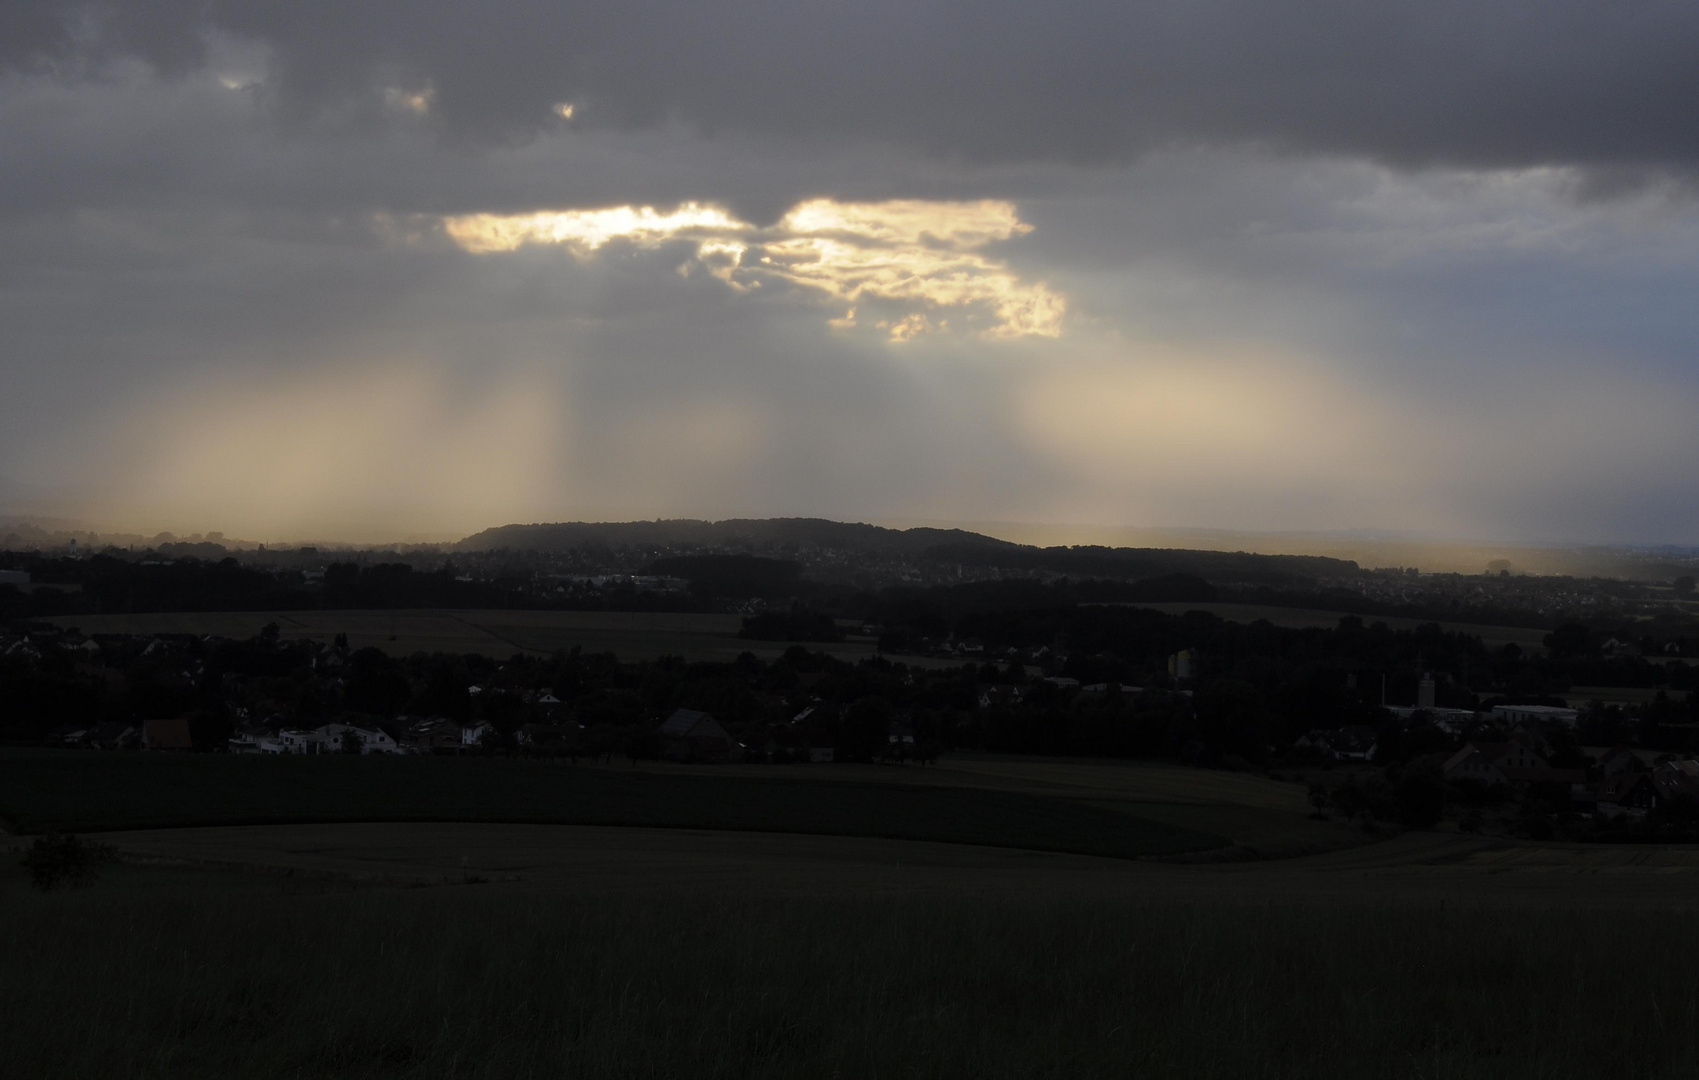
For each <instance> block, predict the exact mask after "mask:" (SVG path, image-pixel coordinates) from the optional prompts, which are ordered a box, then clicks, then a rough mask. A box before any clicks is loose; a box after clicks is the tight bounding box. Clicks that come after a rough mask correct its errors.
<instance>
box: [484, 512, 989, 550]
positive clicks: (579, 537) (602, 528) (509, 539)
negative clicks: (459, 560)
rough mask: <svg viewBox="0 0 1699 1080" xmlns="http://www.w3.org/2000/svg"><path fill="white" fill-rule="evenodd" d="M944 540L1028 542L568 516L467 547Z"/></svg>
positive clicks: (808, 524)
mask: <svg viewBox="0 0 1699 1080" xmlns="http://www.w3.org/2000/svg"><path fill="white" fill-rule="evenodd" d="M944 544H969V545H974V546H978V547H985V548H1000V549H1006V550H1009V551H1015V550H1018V549H1020V547H1021V545H1018V544H1011V543H1009V542H1008V541H1006V540H997V539H994V538H992V537H989V536H981V535H980V534H979V533H972V532H966V531H964V530H962V529H887V528H884V527H883V526H880V525H863V524H860V523H856V522H843V521H828V520H826V519H825V518H728V519H726V520H725V521H696V520H693V519H689V518H677V519H673V520H660V521H608V522H590V521H569V522H561V523H558V524H548V525H502V526H498V527H497V528H494V529H485V530H484V531H483V532H481V533H476V534H474V535H472V536H468V537H467V538H466V539H464V540H462V541H460V543H458V544H456V545H455V547H456V548H457V549H458V550H461V551H497V550H501V549H503V548H506V549H510V550H514V551H540V552H564V551H594V550H598V549H607V550H614V549H617V548H629V547H656V548H660V547H688V546H695V547H714V548H744V547H748V548H783V547H790V546H797V547H810V548H835V549H838V550H842V551H858V552H866V553H869V554H879V555H887V556H892V555H896V556H902V555H908V556H919V555H923V554H925V553H926V552H927V551H928V550H929V549H931V548H934V547H938V546H940V545H944Z"/></svg>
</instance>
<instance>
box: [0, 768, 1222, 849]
mask: <svg viewBox="0 0 1699 1080" xmlns="http://www.w3.org/2000/svg"><path fill="white" fill-rule="evenodd" d="M792 775H793V776H794V775H795V774H792ZM0 818H3V819H5V820H6V821H8V822H10V823H11V825H12V826H13V827H15V828H17V829H19V830H22V831H27V832H40V831H45V830H70V831H77V832H86V831H101V830H115V829H146V828H167V827H177V826H190V825H238V824H264V823H275V822H329V821H465V822H480V821H482V822H538V823H555V824H573V825H643V826H666V827H673V828H693V829H739V830H750V831H757V832H789V833H821V834H832V835H842V836H876V837H891V838H896V839H909V840H938V841H945V842H950V843H963V844H988V845H993V846H998V847H1017V848H1030V849H1034V850H1040V851H1063V852H1074V853H1078V854H1085V855H1106V856H1111V857H1117V858H1135V857H1138V856H1141V855H1171V854H1176V853H1180V852H1187V851H1200V850H1207V849H1210V848H1218V847H1222V846H1224V845H1225V844H1226V843H1227V841H1226V840H1225V839H1224V838H1222V837H1219V836H1212V835H1209V834H1207V833H1202V832H1197V831H1194V830H1190V829H1186V828H1183V827H1179V826H1173V825H1167V824H1161V823H1157V822H1153V821H1146V820H1143V819H1141V818H1139V817H1136V816H1133V815H1130V814H1127V813H1122V812H1119V811H1116V810H1109V809H1104V808H1102V807H1098V806H1093V805H1089V804H1088V803H1086V802H1083V801H1077V800H1074V799H1070V798H1066V797H1060V796H1058V797H1045V796H1042V795H1032V794H1024V793H1020V792H1009V791H991V790H985V789H980V788H967V787H942V786H939V787H934V786H928V785H920V784H913V783H892V784H880V783H857V782H821V781H811V780H809V779H807V778H806V777H803V778H797V779H792V778H789V777H775V778H770V779H769V778H766V777H752V776H747V775H691V774H685V773H676V772H651V771H636V770H630V771H628V770H624V769H619V768H611V769H608V768H593V767H590V766H583V767H574V766H570V765H565V764H561V763H559V762H539V761H529V760H523V759H509V758H443V757H407V758H390V757H378V756H372V757H357V756H356V757H341V756H319V757H245V756H230V755H223V754H219V755H212V754H208V755H191V756H182V757H168V756H161V755H143V754H92V753H77V752H52V751H36V752H12V753H10V754H7V755H5V756H0Z"/></svg>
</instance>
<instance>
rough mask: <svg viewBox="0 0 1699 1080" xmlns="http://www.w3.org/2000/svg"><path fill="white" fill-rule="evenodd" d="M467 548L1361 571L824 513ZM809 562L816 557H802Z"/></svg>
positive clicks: (621, 529)
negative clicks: (1058, 542) (828, 553)
mask: <svg viewBox="0 0 1699 1080" xmlns="http://www.w3.org/2000/svg"><path fill="white" fill-rule="evenodd" d="M455 546H456V547H457V549H459V550H461V551H497V550H510V551H529V552H541V553H566V552H575V551H576V552H595V551H608V552H613V551H618V550H620V549H631V548H640V549H657V550H668V551H676V550H678V549H681V548H685V549H688V548H701V549H711V550H721V551H726V550H730V551H742V552H750V553H759V554H766V555H785V554H798V553H807V552H810V551H821V550H832V551H836V552H843V553H848V554H851V555H858V556H862V557H864V558H870V559H885V560H889V559H898V560H904V561H906V562H912V563H916V564H924V565H930V566H952V567H967V568H972V569H976V570H1009V571H1019V572H1022V573H1025V574H1057V575H1066V576H1068V577H1072V578H1102V579H1113V580H1122V581H1134V580H1142V579H1146V578H1157V577H1168V576H1172V575H1176V574H1184V575H1191V576H1194V577H1197V578H1202V579H1204V580H1206V581H1212V582H1237V583H1244V584H1254V585H1291V584H1294V583H1297V582H1302V581H1310V580H1314V579H1315V578H1318V577H1333V576H1343V575H1349V574H1352V573H1355V572H1356V571H1357V564H1356V563H1354V562H1350V561H1347V560H1344V559H1332V558H1326V557H1323V556H1313V555H1257V554H1251V553H1247V552H1228V551H1186V550H1177V549H1164V548H1108V547H1048V548H1040V547H1033V546H1031V545H1027V544H1014V543H1010V542H1009V541H1006V540H998V539H996V538H994V537H990V536H983V535H981V534H979V533H974V532H967V531H965V530H962V529H931V528H916V529H887V528H884V527H882V526H879V525H864V524H859V523H850V522H840V521H827V520H824V519H821V518H763V519H750V518H734V519H730V520H726V521H694V520H682V519H681V520H673V521H625V522H563V523H559V524H546V525H503V526H501V527H499V528H494V529H486V530H484V531H483V532H481V533H478V534H476V535H474V536H469V537H467V538H466V539H464V540H462V541H460V543H459V544H457V545H455ZM803 561H804V563H805V564H806V563H807V562H808V561H809V560H808V559H806V558H805V559H804V560H803Z"/></svg>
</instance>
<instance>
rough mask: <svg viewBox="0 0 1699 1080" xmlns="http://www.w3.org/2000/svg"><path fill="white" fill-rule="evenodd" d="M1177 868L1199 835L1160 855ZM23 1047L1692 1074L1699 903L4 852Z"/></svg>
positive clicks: (174, 1071) (84, 1061)
mask: <svg viewBox="0 0 1699 1080" xmlns="http://www.w3.org/2000/svg"><path fill="white" fill-rule="evenodd" d="M1154 869H1158V870H1161V871H1163V872H1165V873H1179V872H1182V871H1183V870H1186V869H1192V872H1201V871H1197V870H1196V869H1195V868H1172V867H1169V868H1154ZM0 970H3V971H4V972H5V973H6V975H5V978H4V979H0V1047H4V1057H5V1062H6V1071H7V1073H8V1074H9V1075H15V1076H20V1077H22V1076H27V1077H31V1078H32V1080H59V1078H67V1080H68V1078H77V1080H81V1078H84V1077H91V1076H110V1077H131V1078H136V1080H144V1078H153V1077H170V1078H191V1080H193V1078H202V1077H207V1078H211V1077H217V1078H220V1080H224V1078H233V1077H240V1078H246V1077H253V1078H273V1077H275V1078H280V1080H281V1078H285V1077H287V1078H291V1080H296V1078H319V1077H397V1078H407V1080H414V1078H419V1080H423V1078H438V1077H442V1078H447V1077H457V1078H467V1080H473V1078H476V1080H496V1078H504V1080H505V1078H544V1077H549V1078H552V1077H562V1076H572V1077H582V1078H614V1077H656V1078H671V1077H678V1078H693V1080H694V1078H720V1077H727V1078H729V1077H748V1078H756V1080H767V1078H775V1080H776V1078H790V1077H797V1078H803V1077H806V1078H810V1080H814V1078H820V1077H832V1076H841V1077H926V1078H933V1077H936V1078H945V1077H949V1078H954V1077H984V1078H1004V1077H1009V1078H1014V1077H1020V1078H1046V1077H1056V1078H1069V1080H1076V1078H1094V1077H1117V1078H1119V1077H1129V1076H1134V1077H1162V1078H1165V1080H1169V1078H1174V1080H1191V1078H1203V1077H1212V1078H1214V1077H1265V1078H1277V1080H1284V1078H1288V1077H1290V1078H1305V1080H1378V1078H1407V1077H1408V1078H1416V1077H1421V1078H1441V1077H1444V1078H1455V1080H1474V1078H1481V1080H1489V1078H1490V1080H1519V1078H1523V1077H1528V1078H1534V1077H1538V1078H1541V1080H1572V1078H1573V1080H1594V1078H1596V1077H1599V1076H1623V1077H1633V1078H1635V1080H1666V1078H1668V1080H1674V1078H1677V1077H1681V1078H1686V1077H1691V1076H1694V1075H1699V974H1696V972H1699V915H1695V913H1694V912H1693V910H1692V909H1691V907H1688V908H1687V909H1685V910H1658V911H1649V912H1642V913H1639V914H1638V915H1636V917H1635V918H1633V919H1625V918H1622V917H1620V915H1619V914H1616V913H1612V912H1607V911H1603V910H1594V909H1589V908H1585V907H1569V908H1540V909H1534V910H1522V909H1516V908H1506V907H1497V908H1492V907H1487V908H1480V907H1475V906H1471V905H1470V904H1468V903H1467V902H1462V901H1456V902H1453V903H1451V904H1449V905H1446V906H1441V905H1440V904H1437V903H1434V904H1427V905H1411V904H1387V903H1373V902H1361V901H1358V900H1356V899H1354V898H1353V895H1352V894H1350V893H1343V894H1341V895H1340V896H1339V898H1338V899H1337V901H1336V902H1333V903H1331V904H1326V905H1315V904H1307V905H1290V904H1285V903H1282V902H1278V901H1270V902H1268V903H1265V904H1257V905H1247V904H1242V903H1233V904H1220V903H1208V902H1202V903H1200V902H1197V901H1195V900H1190V901H1187V902H1184V903H1176V902H1162V901H1142V900H1137V899H1133V900H1125V899H1123V900H1118V901H1102V900H1097V901H1093V900H1086V899H1078V898H1070V899H1062V900H1057V899H1035V898H1027V899H1013V900H1011V899H1005V898H1002V897H999V896H996V895H976V896H972V897H951V898H933V897H913V896H908V897H877V898H822V899H813V900H797V899H790V900H773V899H762V898H759V897H742V898H738V899H735V900H728V899H725V898H719V897H714V896H707V897H694V896H690V895H686V894H667V895H663V896H659V897H653V898H643V897H624V898H621V899H619V900H617V901H612V900H610V899H608V898H603V897H596V896H584V895H571V894H566V893H559V892H551V891H548V890H541V889H525V888H516V887H507V886H501V885H486V886H452V887H438V888H424V889H392V888H369V889H349V888H346V887H339V886H334V885H326V884H314V883H304V882H302V881H300V880H299V879H285V878H268V877H258V876H255V877H241V876H238V875H229V874H215V873H210V872H204V871H185V870H169V869H163V868H150V867H120V868H117V869H115V870H113V871H111V872H109V874H108V875H107V877H106V878H104V879H103V880H101V881H100V882H98V883H96V884H95V885H94V886H93V887H92V888H90V889H87V890H84V891H80V892H71V893H65V892H60V893H51V894H39V893H35V892H33V891H31V890H29V889H28V888H27V887H26V886H25V885H24V883H23V880H22V874H21V873H19V872H18V871H17V870H16V869H15V868H13V867H11V866H5V867H3V868H0Z"/></svg>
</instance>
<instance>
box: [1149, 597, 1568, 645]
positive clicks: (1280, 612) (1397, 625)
mask: <svg viewBox="0 0 1699 1080" xmlns="http://www.w3.org/2000/svg"><path fill="white" fill-rule="evenodd" d="M1132 606H1134V607H1141V608H1150V609H1152V610H1155V611H1165V612H1167V613H1168V614H1170V615H1184V614H1185V613H1186V612H1188V611H1207V612H1209V613H1210V614H1211V615H1216V616H1219V617H1220V618H1222V619H1225V620H1226V621H1227V622H1236V623H1252V622H1256V621H1257V620H1258V619H1264V620H1267V621H1268V622H1270V623H1273V624H1274V625H1275V626H1284V627H1289V628H1292V629H1300V630H1301V629H1306V628H1315V629H1323V630H1331V629H1332V628H1333V627H1335V626H1338V625H1339V620H1340V619H1343V618H1344V617H1345V616H1346V615H1348V614H1350V612H1345V611H1317V610H1313V609H1310V608H1283V607H1269V606H1267V605H1263V604H1220V603H1203V604H1182V603H1168V602H1163V603H1143V604H1135V605H1132ZM1358 617H1359V618H1361V619H1362V620H1363V623H1364V625H1368V624H1371V623H1377V622H1382V623H1385V624H1386V625H1387V626H1389V627H1391V628H1392V629H1394V630H1414V629H1415V628H1416V627H1418V626H1425V625H1427V624H1428V623H1432V622H1438V623H1439V625H1440V626H1441V627H1442V628H1443V629H1446V630H1450V631H1452V632H1454V633H1459V634H1473V635H1474V636H1475V637H1478V638H1480V639H1481V641H1482V642H1483V643H1484V644H1485V645H1486V646H1487V647H1488V648H1489V649H1496V648H1499V647H1501V646H1504V645H1508V644H1511V643H1513V642H1514V643H1515V644H1516V645H1518V646H1520V647H1521V648H1522V649H1524V650H1530V651H1531V650H1540V649H1544V648H1545V636H1546V631H1544V630H1540V629H1536V628H1532V627H1519V626H1480V625H1477V624H1475V623H1460V622H1448V621H1446V620H1443V619H1405V618H1399V617H1397V616H1393V615H1361V616H1358Z"/></svg>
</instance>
